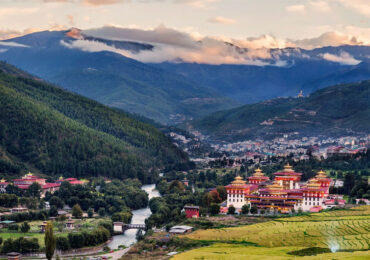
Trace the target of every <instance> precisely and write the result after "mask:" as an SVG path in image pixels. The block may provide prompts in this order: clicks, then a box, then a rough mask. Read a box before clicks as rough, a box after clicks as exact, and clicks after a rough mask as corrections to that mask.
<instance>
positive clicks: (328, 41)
mask: <svg viewBox="0 0 370 260" xmlns="http://www.w3.org/2000/svg"><path fill="white" fill-rule="evenodd" d="M290 42H292V43H293V44H294V45H296V46H298V47H300V48H304V49H314V48H320V47H324V46H340V45H358V44H362V43H361V42H359V41H358V39H357V38H356V37H354V36H353V37H351V36H348V35H344V34H341V33H337V32H327V33H324V34H322V35H320V36H319V37H316V38H309V39H302V40H290Z"/></svg>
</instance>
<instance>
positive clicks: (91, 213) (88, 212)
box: [87, 208, 94, 218]
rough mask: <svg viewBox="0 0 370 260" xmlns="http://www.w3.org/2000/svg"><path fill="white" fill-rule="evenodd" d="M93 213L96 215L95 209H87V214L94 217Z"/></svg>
mask: <svg viewBox="0 0 370 260" xmlns="http://www.w3.org/2000/svg"><path fill="white" fill-rule="evenodd" d="M93 215H94V209H92V208H89V209H88V210H87V216H88V217H89V218H92V217H93Z"/></svg>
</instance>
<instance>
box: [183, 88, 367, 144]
mask: <svg viewBox="0 0 370 260" xmlns="http://www.w3.org/2000/svg"><path fill="white" fill-rule="evenodd" d="M186 127H187V128H188V129H190V130H192V131H194V130H198V131H200V132H201V133H204V134H206V135H209V136H210V139H211V140H218V141H225V140H226V141H241V140H246V139H253V138H273V137H276V136H279V135H280V136H281V135H283V134H298V135H301V136H326V137H330V136H339V135H342V136H343V135H351V134H367V133H369V130H370V81H362V82H358V83H351V84H344V85H335V86H331V87H327V88H323V89H320V90H317V91H315V92H314V93H312V94H311V95H309V96H308V97H299V98H298V97H297V98H276V99H270V100H267V101H263V102H260V103H256V104H249V105H244V106H241V107H238V108H234V109H230V110H225V111H219V112H215V113H212V114H211V115H208V116H206V117H204V118H201V119H197V120H194V121H191V122H189V123H188V124H187V125H186Z"/></svg>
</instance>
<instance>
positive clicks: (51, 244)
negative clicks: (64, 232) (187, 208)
mask: <svg viewBox="0 0 370 260" xmlns="http://www.w3.org/2000/svg"><path fill="white" fill-rule="evenodd" d="M44 241H45V255H46V258H47V259H48V260H51V259H52V258H53V255H54V250H55V246H56V239H55V236H54V232H53V223H51V222H50V221H48V223H47V224H46V227H45V237H44Z"/></svg>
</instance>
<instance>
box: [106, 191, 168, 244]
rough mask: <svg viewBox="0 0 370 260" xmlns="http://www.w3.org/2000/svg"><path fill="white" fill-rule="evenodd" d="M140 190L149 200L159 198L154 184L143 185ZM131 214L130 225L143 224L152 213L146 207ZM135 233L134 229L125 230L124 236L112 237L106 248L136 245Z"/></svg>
mask: <svg viewBox="0 0 370 260" xmlns="http://www.w3.org/2000/svg"><path fill="white" fill-rule="evenodd" d="M141 189H142V190H144V191H146V192H147V193H148V195H149V199H151V198H154V197H160V196H161V195H160V194H159V192H158V191H157V190H155V184H148V185H143V186H142V187H141ZM132 214H133V215H132V220H131V224H145V219H146V218H148V217H149V216H150V215H151V214H152V212H151V211H150V208H149V207H146V208H142V209H138V210H133V211H132ZM136 232H137V230H136V229H129V230H126V231H125V233H124V234H122V235H117V236H114V237H113V239H112V241H111V242H110V243H109V244H108V245H107V246H109V247H110V248H111V249H117V248H118V246H119V245H124V246H126V247H129V246H131V245H132V244H134V243H136Z"/></svg>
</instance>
